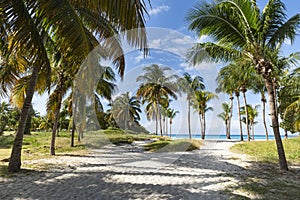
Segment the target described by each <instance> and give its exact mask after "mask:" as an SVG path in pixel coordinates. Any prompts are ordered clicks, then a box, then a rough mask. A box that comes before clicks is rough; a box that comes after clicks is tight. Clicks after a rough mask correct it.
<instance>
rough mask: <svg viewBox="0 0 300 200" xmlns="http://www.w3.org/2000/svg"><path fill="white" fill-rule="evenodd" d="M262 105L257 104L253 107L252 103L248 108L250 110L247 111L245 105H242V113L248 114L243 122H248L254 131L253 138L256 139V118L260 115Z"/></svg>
mask: <svg viewBox="0 0 300 200" xmlns="http://www.w3.org/2000/svg"><path fill="white" fill-rule="evenodd" d="M259 107H260V106H259V105H256V106H254V107H252V106H251V105H249V104H248V105H247V110H248V112H246V109H245V106H243V107H241V114H242V115H246V114H248V117H247V118H246V117H243V122H244V123H248V124H249V127H250V130H251V131H252V140H254V125H255V124H256V123H257V122H256V121H255V118H256V117H257V116H258V108H259Z"/></svg>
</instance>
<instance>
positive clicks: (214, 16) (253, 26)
mask: <svg viewBox="0 0 300 200" xmlns="http://www.w3.org/2000/svg"><path fill="white" fill-rule="evenodd" d="M187 20H189V21H190V25H189V29H190V30H192V31H195V32H196V33H197V35H198V36H199V37H200V36H202V35H209V36H211V38H212V39H213V40H214V41H215V42H206V43H201V44H196V45H195V46H194V47H193V48H192V49H191V51H190V52H189V58H191V60H192V61H193V62H194V63H198V62H202V61H203V60H210V61H221V60H222V61H225V62H228V61H234V60H238V59H239V58H243V59H245V60H249V61H250V62H252V63H253V65H254V66H255V69H256V71H257V73H258V74H261V75H262V76H263V78H264V80H265V84H266V88H267V91H268V95H269V100H270V101H269V106H270V115H271V119H272V127H273V132H274V136H275V140H276V145H277V150H278V156H279V165H280V169H282V170H288V167H287V162H286V158H285V153H284V148H283V145H282V141H281V137H280V132H279V122H278V117H277V114H276V104H275V103H276V102H275V98H274V76H273V71H274V69H275V68H276V67H275V64H274V63H273V62H272V59H270V56H269V55H270V52H274V50H276V49H280V47H281V44H282V43H283V42H284V41H285V40H286V39H289V40H291V41H293V39H294V38H295V35H296V31H297V29H298V27H299V24H300V14H297V15H295V16H293V17H291V18H290V19H288V20H287V18H286V14H285V6H284V4H283V3H282V2H281V1H280V0H269V1H268V3H267V5H266V6H265V8H264V9H263V10H262V11H260V9H259V8H258V6H257V5H256V1H250V0H221V1H216V2H214V3H207V2H203V4H199V5H198V6H197V7H194V8H193V9H192V10H191V11H190V12H189V14H188V17H187ZM203 52H206V56H203V55H205V54H204V53H203ZM207 55H209V57H208V56H207Z"/></svg>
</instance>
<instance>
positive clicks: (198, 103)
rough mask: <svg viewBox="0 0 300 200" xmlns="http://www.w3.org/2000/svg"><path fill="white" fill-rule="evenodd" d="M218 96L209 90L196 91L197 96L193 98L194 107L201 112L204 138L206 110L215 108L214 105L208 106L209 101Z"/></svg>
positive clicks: (203, 135) (202, 136) (200, 117)
mask: <svg viewBox="0 0 300 200" xmlns="http://www.w3.org/2000/svg"><path fill="white" fill-rule="evenodd" d="M214 98H218V96H217V95H216V94H214V93H211V92H208V91H196V92H195V96H194V98H193V99H192V105H193V108H194V109H195V110H196V111H197V112H198V114H199V120H200V127H201V138H202V139H203V140H204V138H205V132H206V116H205V114H206V112H207V111H209V110H213V108H212V107H208V105H207V103H208V102H209V101H211V100H212V99H214Z"/></svg>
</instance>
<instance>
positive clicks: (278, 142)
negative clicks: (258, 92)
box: [264, 76, 288, 171]
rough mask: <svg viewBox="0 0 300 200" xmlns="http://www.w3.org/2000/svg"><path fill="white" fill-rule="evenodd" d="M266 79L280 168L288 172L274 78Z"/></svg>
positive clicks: (266, 77)
mask: <svg viewBox="0 0 300 200" xmlns="http://www.w3.org/2000/svg"><path fill="white" fill-rule="evenodd" d="M264 78H265V81H266V88H267V91H268V96H269V106H270V116H271V119H272V127H273V132H274V137H275V141H276V146H277V152H278V157H279V166H280V169H281V170H285V171H287V170H288V166H287V162H286V158H285V153H284V148H283V144H282V140H281V137H280V132H279V122H278V117H277V114H276V99H275V95H274V87H273V82H272V78H271V77H270V76H265V77H264Z"/></svg>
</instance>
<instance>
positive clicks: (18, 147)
mask: <svg viewBox="0 0 300 200" xmlns="http://www.w3.org/2000/svg"><path fill="white" fill-rule="evenodd" d="M39 70H40V65H37V66H34V67H33V70H32V74H31V78H30V81H29V85H28V88H27V94H26V98H25V101H24V104H23V108H22V111H21V115H20V118H19V126H18V130H17V132H16V136H15V140H14V143H13V148H12V152H11V155H10V159H9V164H8V171H9V172H17V171H19V170H20V169H21V151H22V145H23V137H24V130H25V126H26V122H27V118H28V114H29V112H30V110H31V101H32V98H33V94H34V88H35V85H36V83H37V79H38V72H39Z"/></svg>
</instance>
